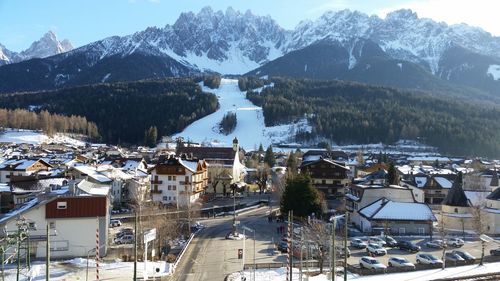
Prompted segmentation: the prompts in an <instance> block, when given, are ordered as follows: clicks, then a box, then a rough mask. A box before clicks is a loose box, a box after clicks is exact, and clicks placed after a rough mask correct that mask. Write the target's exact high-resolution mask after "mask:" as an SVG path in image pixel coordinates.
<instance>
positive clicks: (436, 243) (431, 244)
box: [425, 239, 447, 249]
mask: <svg viewBox="0 0 500 281" xmlns="http://www.w3.org/2000/svg"><path fill="white" fill-rule="evenodd" d="M425 246H426V247H427V248H434V249H443V248H446V246H447V245H446V242H444V241H443V240H439V239H438V240H432V241H428V242H427V243H425Z"/></svg>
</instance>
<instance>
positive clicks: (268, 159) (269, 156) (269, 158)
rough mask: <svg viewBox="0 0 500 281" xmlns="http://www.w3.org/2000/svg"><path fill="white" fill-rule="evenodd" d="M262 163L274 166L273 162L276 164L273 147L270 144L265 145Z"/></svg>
mask: <svg viewBox="0 0 500 281" xmlns="http://www.w3.org/2000/svg"><path fill="white" fill-rule="evenodd" d="M264 163H266V164H267V165H269V167H274V164H276V159H275V158H274V152H273V147H272V146H271V145H269V146H268V147H267V150H266V154H265V155H264Z"/></svg>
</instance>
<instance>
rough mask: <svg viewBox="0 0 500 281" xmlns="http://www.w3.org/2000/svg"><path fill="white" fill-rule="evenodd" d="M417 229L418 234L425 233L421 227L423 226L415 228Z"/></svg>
mask: <svg viewBox="0 0 500 281" xmlns="http://www.w3.org/2000/svg"><path fill="white" fill-rule="evenodd" d="M417 231H418V234H420V235H423V234H425V228H423V227H419V228H417Z"/></svg>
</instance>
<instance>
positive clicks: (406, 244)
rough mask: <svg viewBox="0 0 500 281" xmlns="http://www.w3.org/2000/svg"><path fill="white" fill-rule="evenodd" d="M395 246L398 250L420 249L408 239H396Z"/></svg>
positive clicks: (417, 250)
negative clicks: (396, 243)
mask: <svg viewBox="0 0 500 281" xmlns="http://www.w3.org/2000/svg"><path fill="white" fill-rule="evenodd" d="M397 247H398V248H399V249H400V250H405V251H408V252H412V253H416V252H419V251H420V246H417V245H416V244H415V243H412V242H410V241H404V240H400V241H398V245H397Z"/></svg>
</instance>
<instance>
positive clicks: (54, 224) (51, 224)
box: [49, 221, 56, 229]
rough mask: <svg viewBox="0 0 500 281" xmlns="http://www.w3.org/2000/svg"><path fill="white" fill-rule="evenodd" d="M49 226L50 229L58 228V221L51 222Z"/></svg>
mask: <svg viewBox="0 0 500 281" xmlns="http://www.w3.org/2000/svg"><path fill="white" fill-rule="evenodd" d="M49 228H50V229H56V222H55V221H51V222H49Z"/></svg>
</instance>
